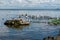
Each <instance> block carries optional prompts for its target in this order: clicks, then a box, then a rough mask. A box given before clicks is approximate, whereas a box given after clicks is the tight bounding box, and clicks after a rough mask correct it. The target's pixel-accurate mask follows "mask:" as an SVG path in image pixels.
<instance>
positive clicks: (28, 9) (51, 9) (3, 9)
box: [0, 9, 60, 10]
mask: <svg viewBox="0 0 60 40" xmlns="http://www.w3.org/2000/svg"><path fill="white" fill-rule="evenodd" d="M0 10H60V9H0Z"/></svg>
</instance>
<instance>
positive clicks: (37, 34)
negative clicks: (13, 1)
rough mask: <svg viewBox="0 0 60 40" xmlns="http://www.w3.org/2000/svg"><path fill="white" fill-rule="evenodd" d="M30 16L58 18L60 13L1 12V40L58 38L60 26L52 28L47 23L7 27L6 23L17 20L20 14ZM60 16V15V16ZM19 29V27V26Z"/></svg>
mask: <svg viewBox="0 0 60 40" xmlns="http://www.w3.org/2000/svg"><path fill="white" fill-rule="evenodd" d="M25 13H27V14H29V15H33V14H34V15H36V14H37V13H38V14H37V15H39V14H41V15H48V16H51V15H52V14H53V15H52V17H56V15H58V14H59V13H60V12H59V11H56V10H55V11H53V10H50V11H42V10H37V11H36V10H35V11H31V10H30V11H29V10H28V11H27V10H0V39H1V40H43V38H44V37H48V36H54V37H55V36H57V35H58V34H59V31H60V30H59V29H60V25H59V26H50V25H48V24H45V23H30V25H29V26H21V27H20V28H14V27H7V26H6V25H4V22H5V21H6V20H7V19H11V18H16V17H18V16H17V15H20V14H25ZM58 16H60V14H59V15H58ZM17 27H18V26H17Z"/></svg>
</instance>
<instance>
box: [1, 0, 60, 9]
mask: <svg viewBox="0 0 60 40" xmlns="http://www.w3.org/2000/svg"><path fill="white" fill-rule="evenodd" d="M49 4H50V5H49ZM54 4H60V1H59V0H0V8H7V9H8V8H14V9H15V8H18V9H24V8H27V9H28V8H39V7H43V6H46V5H48V6H51V5H54Z"/></svg>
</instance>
